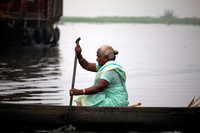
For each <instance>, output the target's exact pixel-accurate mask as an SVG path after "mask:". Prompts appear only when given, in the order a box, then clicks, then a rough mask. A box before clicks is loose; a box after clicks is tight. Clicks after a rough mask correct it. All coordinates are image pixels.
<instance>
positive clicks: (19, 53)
mask: <svg viewBox="0 0 200 133" xmlns="http://www.w3.org/2000/svg"><path fill="white" fill-rule="evenodd" d="M0 70H1V71H0V84H1V86H0V94H1V95H0V98H1V101H4V102H8V101H12V102H14V101H18V102H19V101H23V102H28V101H32V102H33V100H34V102H35V103H38V101H40V100H45V96H43V97H41V95H44V94H48V99H49V100H50V99H51V97H50V96H49V95H51V94H54V95H55V94H56V93H57V92H58V91H59V89H58V86H55V85H52V84H51V81H53V80H57V79H58V78H59V76H60V75H61V72H60V64H59V50H58V49H57V48H36V47H28V48H23V47H9V48H0ZM52 98H53V97H52Z"/></svg>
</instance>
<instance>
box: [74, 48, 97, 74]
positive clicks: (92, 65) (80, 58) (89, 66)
mask: <svg viewBox="0 0 200 133" xmlns="http://www.w3.org/2000/svg"><path fill="white" fill-rule="evenodd" d="M75 51H76V54H77V58H78V61H79V64H80V65H81V66H82V67H83V68H84V69H86V70H88V71H92V72H96V71H97V70H96V64H95V63H90V62H88V61H87V60H86V59H84V58H83V56H82V54H81V52H82V48H81V47H80V45H76V47H75Z"/></svg>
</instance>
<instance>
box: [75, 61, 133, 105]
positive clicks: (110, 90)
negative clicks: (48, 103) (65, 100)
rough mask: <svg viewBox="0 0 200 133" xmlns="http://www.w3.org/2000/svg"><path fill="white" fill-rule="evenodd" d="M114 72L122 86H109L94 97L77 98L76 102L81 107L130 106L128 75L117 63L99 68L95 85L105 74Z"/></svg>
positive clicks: (111, 62)
mask: <svg viewBox="0 0 200 133" xmlns="http://www.w3.org/2000/svg"><path fill="white" fill-rule="evenodd" d="M109 70H113V71H114V72H116V73H117V74H118V75H119V76H118V77H120V79H119V80H121V84H118V85H110V84H109V85H108V87H107V88H105V89H104V90H103V91H102V92H99V93H97V94H94V95H81V96H75V102H76V103H77V104H78V105H79V106H97V107H105V106H109V107H126V106H128V103H129V102H128V94H127V91H126V85H125V81H126V74H125V72H124V70H123V68H122V67H121V66H120V65H119V64H118V63H116V62H115V61H108V62H106V64H104V65H103V66H102V67H100V68H98V65H97V74H96V78H95V82H94V85H97V83H98V81H99V79H100V77H101V75H102V74H103V73H104V72H107V71H109Z"/></svg>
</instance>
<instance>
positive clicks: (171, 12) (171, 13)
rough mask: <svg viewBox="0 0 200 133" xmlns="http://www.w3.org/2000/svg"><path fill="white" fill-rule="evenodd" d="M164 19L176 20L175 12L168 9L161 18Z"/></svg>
mask: <svg viewBox="0 0 200 133" xmlns="http://www.w3.org/2000/svg"><path fill="white" fill-rule="evenodd" d="M161 17H162V18H175V17H176V16H175V15H174V11H173V10H171V9H166V10H165V11H164V15H162V16H161Z"/></svg>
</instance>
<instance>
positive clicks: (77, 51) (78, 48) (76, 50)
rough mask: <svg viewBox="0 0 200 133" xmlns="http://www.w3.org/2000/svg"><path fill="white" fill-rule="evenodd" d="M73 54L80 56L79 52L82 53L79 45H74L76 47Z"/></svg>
mask: <svg viewBox="0 0 200 133" xmlns="http://www.w3.org/2000/svg"><path fill="white" fill-rule="evenodd" d="M75 52H76V53H77V54H79V55H80V54H81V52H82V48H81V46H80V45H79V44H77V45H76V47H75Z"/></svg>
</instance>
